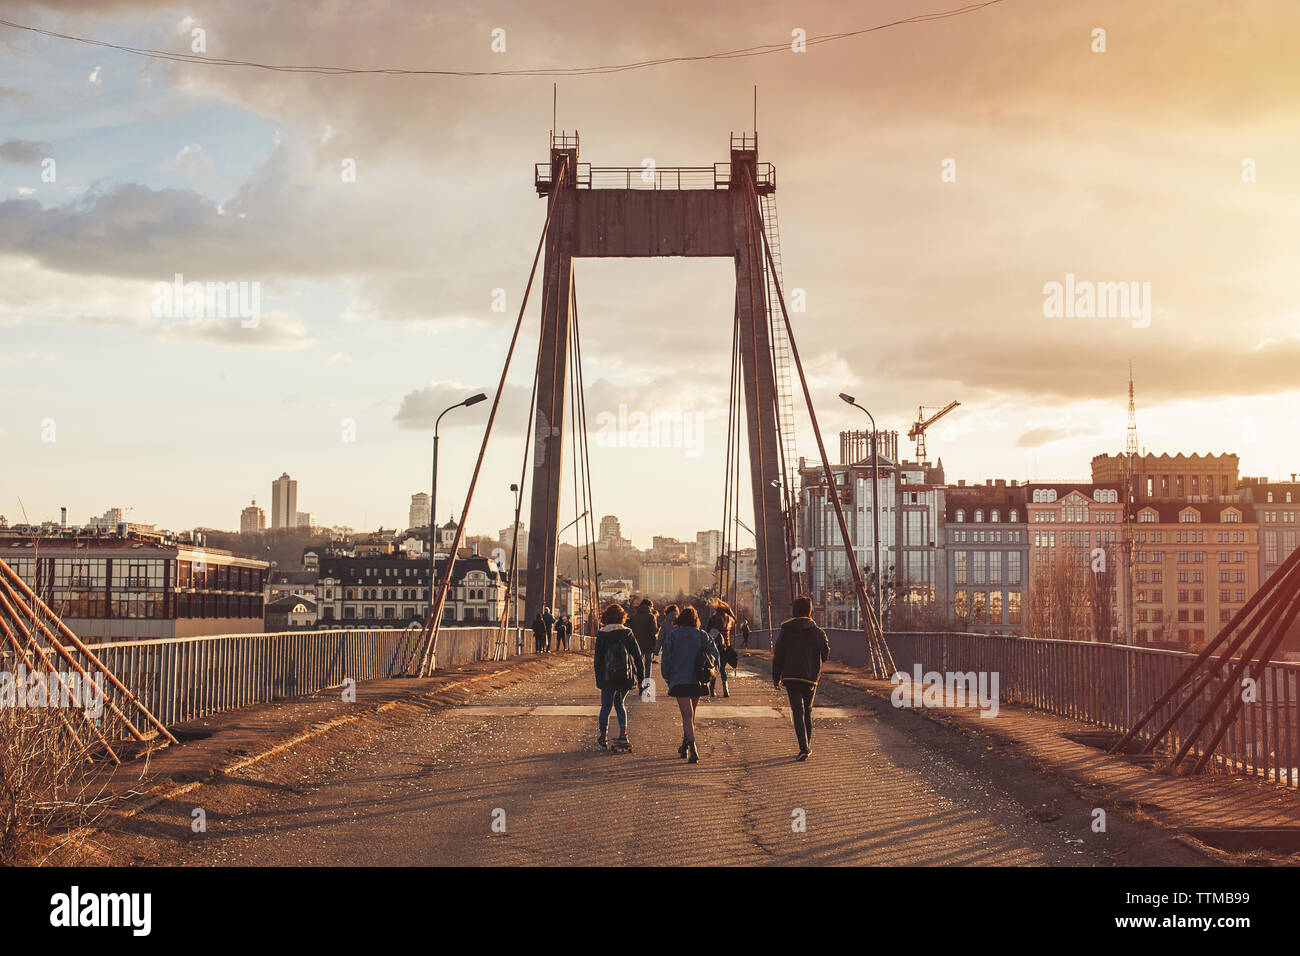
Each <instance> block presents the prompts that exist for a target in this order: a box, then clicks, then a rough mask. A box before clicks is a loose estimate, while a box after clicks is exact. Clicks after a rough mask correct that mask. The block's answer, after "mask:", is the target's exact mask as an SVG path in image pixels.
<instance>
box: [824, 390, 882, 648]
mask: <svg viewBox="0 0 1300 956" xmlns="http://www.w3.org/2000/svg"><path fill="white" fill-rule="evenodd" d="M840 400H841V401H843V402H844V403H845V404H847V405H852V406H853V407H854V408H856V409H859V410H861V411H862V412H864V413H865V414H866V416H867V418H869V419H870V420H871V548H872V554H873V557H872V561H873V563H874V565H875V567H874V570H875V572H876V587H875V592H876V620H877V621H878V622H880V628H881V630H884V627H885V622H884V620H883V619H882V618H881V613H882V608H881V606H880V581H881V573H880V455H879V453H878V449H877V432H876V418H875V416H874V415H872V414H871V413H870V412H868V411H867V410H866V409H865V408H863V407H862V406H861V405H859V404H858V403H857V401H856V400H855V399H854V398H853V396H852V395H845V394H844V393H843V392H840ZM830 492H831V494H837V493H838V492H836V490H835V489H834V488H831V489H830Z"/></svg>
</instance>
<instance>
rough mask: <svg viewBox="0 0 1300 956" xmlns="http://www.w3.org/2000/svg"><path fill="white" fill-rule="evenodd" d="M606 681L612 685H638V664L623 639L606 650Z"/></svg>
mask: <svg viewBox="0 0 1300 956" xmlns="http://www.w3.org/2000/svg"><path fill="white" fill-rule="evenodd" d="M605 683H606V684H607V685H608V686H610V687H635V686H636V665H635V664H633V663H632V655H631V654H629V653H628V651H627V646H626V645H625V644H624V643H623V642H622V641H621V640H616V641H615V642H614V644H613V646H611V647H610V648H609V650H607V651H605Z"/></svg>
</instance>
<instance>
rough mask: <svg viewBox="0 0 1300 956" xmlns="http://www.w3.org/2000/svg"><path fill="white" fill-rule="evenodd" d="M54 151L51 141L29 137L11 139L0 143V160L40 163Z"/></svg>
mask: <svg viewBox="0 0 1300 956" xmlns="http://www.w3.org/2000/svg"><path fill="white" fill-rule="evenodd" d="M53 153H54V147H53V146H51V145H50V144H49V143H44V142H38V141H34V140H27V139H9V140H5V141H4V142H3V143H0V160H2V161H4V162H6V163H20V164H24V165H25V164H28V163H39V162H40V161H41V160H42V159H45V158H46V157H47V156H50V155H52V154H53Z"/></svg>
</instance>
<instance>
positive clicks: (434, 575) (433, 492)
mask: <svg viewBox="0 0 1300 956" xmlns="http://www.w3.org/2000/svg"><path fill="white" fill-rule="evenodd" d="M485 401H487V396H486V395H484V394H483V393H482V392H479V393H478V394H477V395H471V396H470V397H469V398H467V399H465V400H464V401H463V402H457V403H456V404H455V405H451V406H449V407H447V408H444V409H443V410H442V412H441V413H440V414H439V415H438V417H437V418H436V419H434V422H433V487H432V488H431V489H430V494H429V614H430V615H432V614H433V593H434V591H435V590H436V589H437V587H438V548H437V546H436V543H435V541H434V533H435V530H434V529H435V528H436V527H437V520H436V519H437V515H438V426H439V425H440V424H441V423H442V416H443V415H446V414H447V413H448V412H449V411H451V410H452V409H453V408H468V407H469V406H470V405H477V404H478V403H479V402H485ZM461 520H462V521H463V520H464V516H463V515H462V517H461Z"/></svg>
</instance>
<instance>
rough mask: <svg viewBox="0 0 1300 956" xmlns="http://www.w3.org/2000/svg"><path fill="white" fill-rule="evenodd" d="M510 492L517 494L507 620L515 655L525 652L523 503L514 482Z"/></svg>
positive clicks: (511, 548) (511, 543) (511, 547)
mask: <svg viewBox="0 0 1300 956" xmlns="http://www.w3.org/2000/svg"><path fill="white" fill-rule="evenodd" d="M510 490H511V491H513V492H514V493H515V531H514V539H513V540H512V541H511V542H510V590H509V600H510V610H509V611H508V612H507V616H506V620H507V621H512V622H513V624H514V628H515V653H516V654H522V653H523V652H524V639H523V632H522V631H520V630H519V620H518V616H519V506H520V504H521V503H522V502H521V497H520V493H519V486H518V485H516V484H514V483H513V482H512V483H511V485H510Z"/></svg>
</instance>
